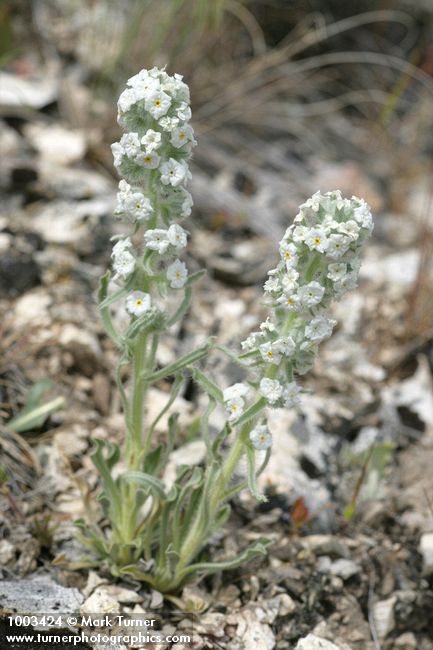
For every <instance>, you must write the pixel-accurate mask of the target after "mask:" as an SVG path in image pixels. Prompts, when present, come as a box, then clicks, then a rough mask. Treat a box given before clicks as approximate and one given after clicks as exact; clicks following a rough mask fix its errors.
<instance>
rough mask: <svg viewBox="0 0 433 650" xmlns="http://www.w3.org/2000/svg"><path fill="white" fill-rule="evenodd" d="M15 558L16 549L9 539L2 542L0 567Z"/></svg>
mask: <svg viewBox="0 0 433 650" xmlns="http://www.w3.org/2000/svg"><path fill="white" fill-rule="evenodd" d="M14 558H15V547H14V545H13V544H11V543H10V542H9V540H7V539H2V540H0V566H4V565H5V564H7V563H8V562H10V561H11V560H13V559H14Z"/></svg>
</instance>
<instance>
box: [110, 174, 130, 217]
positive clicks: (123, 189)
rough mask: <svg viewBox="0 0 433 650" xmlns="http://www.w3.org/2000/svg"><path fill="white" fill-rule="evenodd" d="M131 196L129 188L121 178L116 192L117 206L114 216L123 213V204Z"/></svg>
mask: <svg viewBox="0 0 433 650" xmlns="http://www.w3.org/2000/svg"><path fill="white" fill-rule="evenodd" d="M130 196H131V186H130V185H129V183H127V182H126V181H125V180H124V179H123V178H122V180H121V181H119V191H118V192H117V196H116V198H117V205H116V208H115V210H114V214H116V215H117V214H122V213H123V212H125V210H126V208H125V203H126V201H127V200H128V198H129V197H130Z"/></svg>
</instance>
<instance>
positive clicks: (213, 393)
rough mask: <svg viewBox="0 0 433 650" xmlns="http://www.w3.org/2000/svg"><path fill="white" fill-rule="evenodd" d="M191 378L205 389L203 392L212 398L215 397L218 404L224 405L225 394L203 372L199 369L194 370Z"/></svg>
mask: <svg viewBox="0 0 433 650" xmlns="http://www.w3.org/2000/svg"><path fill="white" fill-rule="evenodd" d="M191 376H192V378H193V379H194V381H196V382H197V383H198V384H200V386H201V387H202V388H203V390H204V391H205V392H206V393H207V394H208V395H210V397H213V399H214V400H215V401H216V402H218V404H224V399H223V393H222V390H221V389H220V388H218V386H217V385H216V384H214V382H213V381H212V380H211V379H209V377H207V376H206V375H205V374H204V373H203V372H202V371H201V370H199V369H198V368H192V370H191Z"/></svg>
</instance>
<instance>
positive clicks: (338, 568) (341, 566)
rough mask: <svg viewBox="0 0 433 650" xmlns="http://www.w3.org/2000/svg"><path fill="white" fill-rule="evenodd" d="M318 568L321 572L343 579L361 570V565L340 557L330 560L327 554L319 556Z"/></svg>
mask: <svg viewBox="0 0 433 650" xmlns="http://www.w3.org/2000/svg"><path fill="white" fill-rule="evenodd" d="M318 569H319V571H320V572H321V573H331V574H332V575H334V576H338V577H339V578H342V579H343V580H348V579H349V578H351V577H352V576H354V575H356V574H357V573H359V572H360V571H361V567H360V566H359V565H358V564H356V562H353V561H352V560H346V559H345V558H340V559H339V560H335V561H334V562H332V561H331V559H330V558H329V557H328V556H327V555H325V556H322V557H320V558H319V562H318Z"/></svg>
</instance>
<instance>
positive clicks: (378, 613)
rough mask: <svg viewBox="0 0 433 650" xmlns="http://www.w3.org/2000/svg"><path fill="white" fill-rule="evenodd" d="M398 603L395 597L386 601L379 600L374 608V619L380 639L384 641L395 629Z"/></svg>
mask: <svg viewBox="0 0 433 650" xmlns="http://www.w3.org/2000/svg"><path fill="white" fill-rule="evenodd" d="M396 602H397V598H396V597H395V596H391V598H387V599H386V600H379V601H378V602H377V603H375V604H374V606H373V618H374V623H375V626H376V631H377V635H378V637H379V639H384V638H385V637H386V636H387V635H388V634H389V633H390V632H392V630H393V629H394V625H395V619H394V606H395V604H396Z"/></svg>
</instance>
